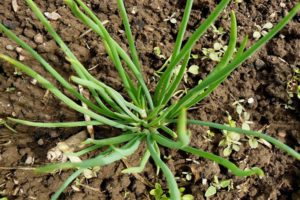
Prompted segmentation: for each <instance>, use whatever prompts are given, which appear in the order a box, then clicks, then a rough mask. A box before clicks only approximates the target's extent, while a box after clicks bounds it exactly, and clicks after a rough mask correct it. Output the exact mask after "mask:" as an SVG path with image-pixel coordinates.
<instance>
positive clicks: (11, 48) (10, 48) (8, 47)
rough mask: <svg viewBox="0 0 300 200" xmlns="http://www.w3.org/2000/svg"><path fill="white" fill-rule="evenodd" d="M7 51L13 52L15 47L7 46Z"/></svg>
mask: <svg viewBox="0 0 300 200" xmlns="http://www.w3.org/2000/svg"><path fill="white" fill-rule="evenodd" d="M5 48H6V49H7V50H9V51H13V50H14V47H13V46H12V45H10V44H9V45H6V47H5Z"/></svg>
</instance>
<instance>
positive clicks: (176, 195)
mask: <svg viewBox="0 0 300 200" xmlns="http://www.w3.org/2000/svg"><path fill="white" fill-rule="evenodd" d="M147 147H148V150H149V151H150V155H151V157H152V158H153V160H154V162H155V164H156V165H157V166H158V167H159V168H161V170H162V172H163V173H164V175H165V177H166V179H167V183H168V188H169V189H170V195H171V199H172V200H180V192H179V189H178V185H177V183H176V180H175V177H174V175H173V174H172V172H171V170H170V169H169V168H168V166H167V165H166V164H165V163H164V162H163V161H162V160H161V159H160V157H159V156H158V155H157V152H156V150H155V148H154V141H153V139H152V137H151V135H150V134H149V135H148V136H147Z"/></svg>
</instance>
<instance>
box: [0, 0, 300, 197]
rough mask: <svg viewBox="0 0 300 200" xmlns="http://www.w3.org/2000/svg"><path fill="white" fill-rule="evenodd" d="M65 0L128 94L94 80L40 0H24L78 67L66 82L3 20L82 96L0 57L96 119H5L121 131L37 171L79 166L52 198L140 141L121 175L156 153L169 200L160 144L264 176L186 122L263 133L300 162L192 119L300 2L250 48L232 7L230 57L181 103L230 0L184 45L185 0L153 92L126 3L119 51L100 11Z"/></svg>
mask: <svg viewBox="0 0 300 200" xmlns="http://www.w3.org/2000/svg"><path fill="white" fill-rule="evenodd" d="M64 1H65V3H66V5H67V6H68V7H69V8H70V10H71V11H72V13H73V14H74V16H75V17H76V18H78V19H79V20H80V21H81V22H82V23H84V24H85V25H86V26H88V27H89V28H90V29H91V30H93V31H94V32H95V33H96V34H97V35H98V36H99V37H100V38H101V39H102V42H103V44H104V47H105V49H106V52H107V55H108V56H109V58H110V59H111V61H112V63H113V64H114V66H115V67H116V69H117V71H118V74H119V76H120V78H121V80H122V84H123V85H124V93H119V92H118V91H116V90H115V89H114V88H112V87H110V86H108V85H107V84H105V83H103V82H102V81H101V80H98V79H96V78H95V77H93V76H92V75H91V74H90V73H89V71H88V70H87V69H86V68H85V67H84V65H83V64H82V63H81V62H80V61H79V60H78V59H77V58H76V56H75V55H74V54H73V53H72V51H71V50H70V49H69V48H68V46H67V45H66V44H65V43H64V41H63V40H62V39H61V37H60V36H59V35H58V34H57V33H56V31H55V30H54V28H53V27H52V26H51V23H50V22H49V21H48V20H47V18H46V17H45V16H44V15H43V13H42V12H41V10H40V9H39V8H38V6H37V5H36V4H35V3H34V1H33V0H26V2H27V4H28V6H29V7H30V9H31V10H32V11H33V13H34V14H35V16H36V17H37V18H38V19H39V20H40V21H41V23H42V24H43V26H44V27H45V29H46V30H47V31H48V33H49V34H50V35H51V36H52V37H53V39H54V40H55V41H56V43H57V44H58V45H59V47H60V48H61V50H62V51H63V52H64V53H65V58H66V60H67V61H68V62H69V63H70V66H71V67H72V68H73V70H74V71H75V73H76V75H74V76H71V78H70V79H69V80H66V79H64V78H63V77H62V75H60V74H59V73H58V72H57V71H56V70H55V68H54V67H53V66H51V65H50V64H49V63H48V62H47V61H46V60H45V59H44V58H43V57H42V56H41V55H40V54H39V53H37V52H36V51H35V50H34V49H33V48H32V47H30V46H29V45H28V44H26V43H25V42H24V41H23V40H22V39H20V38H19V37H18V36H16V35H15V34H14V33H13V32H12V31H10V30H9V29H8V28H6V27H5V26H4V25H3V24H1V23H0V30H1V32H2V33H3V34H5V35H6V36H7V37H9V38H10V39H11V40H13V41H15V42H16V43H17V44H18V45H19V46H21V47H22V48H23V49H24V50H26V51H28V52H29V53H30V54H31V56H33V57H34V58H35V59H36V60H37V61H38V62H39V63H40V64H41V65H42V66H43V67H44V68H45V69H46V70H47V71H48V72H49V73H50V74H51V75H52V76H53V77H54V78H55V79H56V80H57V81H58V83H60V84H61V85H62V86H63V87H64V88H65V89H66V90H67V91H68V92H69V93H70V94H71V95H72V96H73V97H75V98H76V99H77V101H75V100H72V98H70V97H69V96H68V95H66V94H64V93H63V92H61V91H60V90H59V89H58V88H57V87H56V86H55V85H54V84H53V83H51V82H50V81H48V80H47V79H46V78H45V77H43V76H42V75H40V74H39V73H37V72H36V71H34V70H32V69H31V68H30V67H29V66H27V65H25V64H24V63H22V62H19V61H18V60H16V59H14V58H11V57H9V56H6V55H4V54H0V58H1V59H2V60H4V61H6V62H8V63H10V64H12V66H14V67H16V68H17V69H18V70H21V71H22V72H24V73H25V74H27V75H28V76H30V77H32V78H34V79H36V80H37V82H38V83H39V84H40V85H41V86H42V87H44V88H45V89H47V90H49V91H50V92H52V93H53V94H54V95H55V96H56V97H57V98H58V99H59V100H61V101H62V102H64V103H65V104H66V105H68V106H69V107H70V108H71V109H74V110H76V111H78V112H79V113H81V114H82V115H85V116H89V117H90V118H91V121H79V122H53V123H52V122H32V121H26V120H21V119H16V118H10V117H9V118H7V120H8V121H11V122H16V123H19V124H23V125H28V126H36V127H45V128H47V127H48V128H53V127H78V126H82V127H84V126H90V125H94V126H102V125H106V126H111V127H114V128H117V129H121V130H122V134H120V135H118V136H115V137H110V138H105V139H100V140H98V139H93V138H89V139H87V140H86V141H84V142H85V143H86V144H88V145H89V146H88V147H87V148H86V149H84V150H82V151H80V152H78V153H77V155H83V154H86V153H88V152H90V151H95V150H98V152H100V153H99V155H97V156H95V157H93V158H90V159H87V160H84V161H82V162H65V163H54V164H50V165H46V166H43V167H40V168H38V169H37V170H38V171H39V172H53V171H55V170H58V169H59V170H62V169H71V168H72V169H76V171H75V173H74V174H72V175H71V176H70V177H69V178H68V179H67V180H66V182H65V183H64V184H63V185H62V186H61V187H60V188H59V189H58V190H57V192H56V193H55V194H54V195H53V196H52V199H57V198H58V197H59V195H60V194H61V193H62V192H63V191H64V189H65V188H66V187H67V186H68V185H69V184H70V183H71V182H72V181H73V180H74V179H76V177H78V176H79V175H80V174H81V173H83V170H84V169H87V168H91V167H94V166H104V165H108V164H110V163H112V162H115V161H118V160H120V159H123V158H126V157H128V156H130V155H131V154H133V153H134V152H135V151H136V150H137V149H138V148H139V146H140V144H141V143H142V142H145V143H146V149H145V152H144V156H143V157H142V158H141V163H140V166H138V167H132V168H128V169H124V171H123V172H124V173H139V172H142V171H143V169H144V167H145V165H146V163H147V162H148V160H149V159H150V158H152V159H153V160H154V163H155V164H156V166H157V167H158V168H159V169H161V171H162V173H163V175H164V176H165V177H166V181H167V185H168V188H169V190H170V198H171V199H172V200H179V199H180V191H179V189H178V186H177V183H176V179H175V177H174V174H173V173H172V172H171V170H170V169H169V168H168V166H167V164H166V163H165V162H164V160H163V159H162V158H161V156H160V148H162V147H165V148H171V149H177V150H180V151H184V152H187V153H191V154H193V155H196V156H199V157H202V158H205V159H208V160H211V161H214V162H216V163H218V164H219V165H222V166H224V167H225V168H227V169H228V170H229V171H230V173H232V174H234V175H236V176H250V175H258V176H263V175H264V173H263V171H262V170H261V169H260V168H258V167H252V168H249V169H240V168H239V167H238V166H237V165H236V164H234V163H232V162H230V161H229V160H227V159H225V158H222V157H221V156H218V155H215V154H213V153H210V152H206V151H203V150H201V149H198V148H196V147H192V146H190V145H189V143H190V137H191V134H192V133H189V131H188V130H187V125H188V124H194V125H199V126H207V127H211V128H215V129H220V130H227V131H233V132H235V133H239V134H244V135H248V136H254V137H258V138H263V139H265V140H266V141H268V142H270V143H272V144H273V145H274V146H275V147H277V148H279V149H281V150H282V151H284V152H286V153H287V154H289V155H291V156H293V157H294V158H296V159H297V160H300V154H299V153H298V152H297V151H295V150H293V149H292V148H290V147H289V146H287V145H285V144H283V143H281V142H280V141H278V140H276V139H275V138H273V137H271V136H268V135H267V134H264V133H261V132H255V131H249V130H243V129H240V128H233V127H228V126H225V125H221V124H216V123H213V122H204V121H199V120H194V119H187V110H188V109H189V108H191V107H192V106H194V105H195V104H197V103H199V102H200V101H202V100H203V99H204V98H205V97H206V96H208V95H209V94H210V93H212V92H213V91H214V90H215V89H216V88H217V87H218V86H219V85H220V84H221V83H222V82H223V81H224V80H226V78H227V77H228V76H229V75H230V74H231V72H232V71H233V70H235V69H236V68H237V67H239V66H240V65H241V64H242V63H243V62H244V61H245V60H246V59H248V58H249V57H250V56H251V55H253V54H254V53H255V52H256V51H258V50H259V49H260V48H261V47H262V46H263V45H264V44H265V43H266V42H268V41H269V40H270V39H272V38H273V37H274V36H275V35H276V34H277V33H278V32H279V31H280V30H281V29H282V28H283V27H284V26H285V25H286V24H287V23H288V22H289V21H290V20H291V19H292V18H293V17H294V16H295V15H296V14H297V12H298V11H299V10H300V3H297V4H296V6H295V7H294V8H293V9H292V10H291V11H290V12H289V13H288V14H287V15H286V16H285V17H284V18H283V19H282V20H281V21H280V22H279V23H278V24H277V25H276V26H274V28H273V29H272V30H270V31H269V32H268V33H267V34H266V35H265V36H264V37H262V38H261V39H260V40H258V41H256V42H255V43H254V44H253V45H252V46H251V47H249V48H246V45H247V43H248V38H247V36H245V37H244V39H243V41H242V42H241V43H240V44H237V21H236V17H235V14H234V11H231V13H230V22H231V27H230V39H229V44H228V48H227V50H226V52H225V53H224V56H223V57H222V58H221V60H220V62H219V63H218V64H216V66H215V68H214V69H213V70H212V71H211V72H210V73H209V74H208V75H207V77H206V78H204V79H203V80H202V82H200V83H199V84H198V85H197V86H195V87H194V88H192V89H190V90H188V91H187V93H186V94H185V95H184V96H183V97H182V98H181V99H179V100H177V101H176V102H175V103H174V102H172V103H170V101H171V99H172V96H173V95H174V93H175V92H176V91H177V89H178V87H179V84H180V82H181V80H182V78H183V76H184V73H185V70H186V68H187V66H188V63H189V59H190V54H191V51H192V50H193V47H194V45H195V43H196V42H197V41H198V40H199V39H200V37H201V36H202V35H203V34H204V33H205V32H206V31H207V30H208V29H209V27H210V26H212V25H213V23H214V22H215V21H216V19H217V18H218V16H219V15H221V13H222V12H223V11H224V9H225V8H226V6H227V5H228V3H229V2H230V0H221V1H220V3H219V4H218V5H217V6H216V8H215V10H214V11H213V12H212V13H211V14H210V15H209V16H208V17H207V19H206V20H205V21H204V22H203V23H201V25H200V26H199V27H198V28H197V29H196V30H194V31H193V33H192V35H191V36H190V37H188V38H187V39H186V42H184V43H183V41H184V38H185V33H186V28H187V24H188V22H189V17H190V13H191V10H192V5H193V0H187V1H186V6H185V10H184V15H183V18H182V21H181V23H180V27H179V30H178V35H177V38H176V41H175V44H174V49H173V52H172V55H171V56H170V58H169V59H168V61H169V62H168V63H167V65H166V66H167V67H166V69H165V71H164V72H163V73H162V75H161V77H160V80H159V81H158V83H157V87H156V89H155V91H154V92H153V94H152V93H150V91H149V89H148V87H147V84H146V83H145V80H144V79H143V75H142V71H143V68H142V63H141V62H140V61H139V55H138V53H137V51H136V47H135V42H134V40H133V36H132V33H131V29H130V24H129V20H128V17H127V14H126V10H125V6H124V2H123V1H122V0H117V5H118V9H119V13H120V16H121V18H122V22H123V25H124V27H125V34H126V37H127V39H128V45H129V50H130V51H129V52H126V51H125V50H124V49H122V48H121V46H120V45H119V44H118V43H117V42H116V41H115V40H114V39H113V37H112V36H111V35H110V33H109V32H108V31H107V30H106V28H105V27H104V26H103V24H102V23H101V21H100V20H99V19H98V18H97V16H96V15H95V14H94V13H93V12H92V10H91V9H90V8H89V7H88V6H87V5H86V4H85V3H84V2H83V1H82V0H64ZM235 49H237V51H235ZM125 66H126V68H125ZM177 67H179V71H178V73H175V68H177ZM71 82H72V84H71ZM74 84H77V85H80V86H81V87H84V88H85V89H86V90H87V91H89V93H90V94H91V98H90V99H88V98H86V97H85V96H83V95H82V94H81V93H80V92H78V91H77V89H76V88H75V87H74V86H73V85H74ZM73 99H74V98H73ZM82 103H84V104H85V105H86V107H85V106H82ZM172 124H177V128H176V129H174V130H172V128H171V127H173V125H172ZM171 125H172V126H171ZM105 147H107V148H106V150H104V151H101V150H103V149H105Z"/></svg>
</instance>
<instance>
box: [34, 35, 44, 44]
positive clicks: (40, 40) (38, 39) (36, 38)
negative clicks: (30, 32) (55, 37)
mask: <svg viewBox="0 0 300 200" xmlns="http://www.w3.org/2000/svg"><path fill="white" fill-rule="evenodd" d="M34 41H35V42H36V43H37V44H43V42H44V38H43V36H42V34H40V33H38V34H36V35H35V36H34Z"/></svg>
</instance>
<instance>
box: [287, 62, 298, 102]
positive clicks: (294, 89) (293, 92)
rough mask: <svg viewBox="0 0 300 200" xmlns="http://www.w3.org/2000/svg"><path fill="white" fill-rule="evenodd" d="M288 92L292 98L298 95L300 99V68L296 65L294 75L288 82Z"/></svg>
mask: <svg viewBox="0 0 300 200" xmlns="http://www.w3.org/2000/svg"><path fill="white" fill-rule="evenodd" d="M287 92H288V94H289V96H290V98H293V97H294V96H296V97H297V98H298V99H300V69H299V68H296V67H295V68H294V69H293V76H292V78H291V80H289V81H288V84H287Z"/></svg>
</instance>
